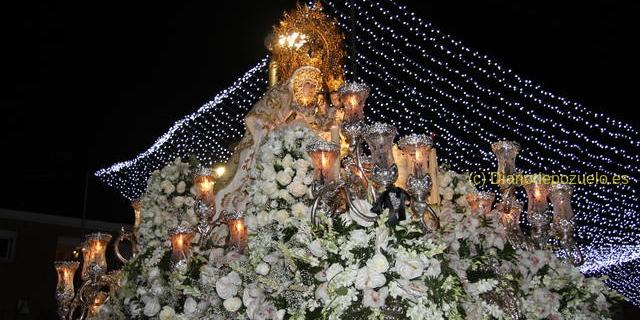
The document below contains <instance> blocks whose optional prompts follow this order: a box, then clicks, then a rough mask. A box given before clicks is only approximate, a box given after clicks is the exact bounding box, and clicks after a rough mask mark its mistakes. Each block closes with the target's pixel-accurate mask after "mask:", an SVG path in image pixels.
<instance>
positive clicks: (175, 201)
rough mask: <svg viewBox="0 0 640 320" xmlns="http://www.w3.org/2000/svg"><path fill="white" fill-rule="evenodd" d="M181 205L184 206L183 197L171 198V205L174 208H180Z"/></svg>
mask: <svg viewBox="0 0 640 320" xmlns="http://www.w3.org/2000/svg"><path fill="white" fill-rule="evenodd" d="M183 204H184V197H183V196H177V197H173V205H174V206H175V207H176V208H180V207H182V205H183Z"/></svg>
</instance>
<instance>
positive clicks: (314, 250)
mask: <svg viewBox="0 0 640 320" xmlns="http://www.w3.org/2000/svg"><path fill="white" fill-rule="evenodd" d="M307 247H308V248H309V252H311V254H312V255H314V256H316V257H318V258H322V257H324V255H325V254H326V253H327V252H326V251H325V250H324V248H322V244H321V243H320V240H319V239H316V240H313V241H312V242H311V243H309V245H308V246H307Z"/></svg>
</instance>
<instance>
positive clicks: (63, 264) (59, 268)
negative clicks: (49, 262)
mask: <svg viewBox="0 0 640 320" xmlns="http://www.w3.org/2000/svg"><path fill="white" fill-rule="evenodd" d="M53 266H54V267H55V268H56V273H57V274H58V284H57V285H56V295H59V294H64V295H71V297H73V294H74V292H75V289H74V286H73V278H74V276H75V274H76V270H78V267H79V266H80V262H77V261H55V262H54V263H53Z"/></svg>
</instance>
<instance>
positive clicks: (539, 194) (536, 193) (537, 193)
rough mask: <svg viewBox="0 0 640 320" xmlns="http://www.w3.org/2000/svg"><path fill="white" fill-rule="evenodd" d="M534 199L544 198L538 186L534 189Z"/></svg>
mask: <svg viewBox="0 0 640 320" xmlns="http://www.w3.org/2000/svg"><path fill="white" fill-rule="evenodd" d="M533 197H534V198H536V199H540V197H542V192H540V187H538V186H537V185H536V186H535V187H534V188H533Z"/></svg>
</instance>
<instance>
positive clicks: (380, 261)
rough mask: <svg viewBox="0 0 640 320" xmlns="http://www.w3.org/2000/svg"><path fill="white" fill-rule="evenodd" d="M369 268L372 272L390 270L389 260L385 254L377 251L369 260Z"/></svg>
mask: <svg viewBox="0 0 640 320" xmlns="http://www.w3.org/2000/svg"><path fill="white" fill-rule="evenodd" d="M367 268H369V270H371V271H372V272H376V273H384V272H387V270H389V261H387V258H386V257H385V256H384V255H383V254H381V253H377V254H375V255H374V256H373V257H371V259H369V261H367Z"/></svg>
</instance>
